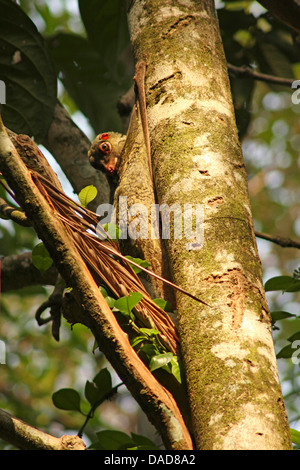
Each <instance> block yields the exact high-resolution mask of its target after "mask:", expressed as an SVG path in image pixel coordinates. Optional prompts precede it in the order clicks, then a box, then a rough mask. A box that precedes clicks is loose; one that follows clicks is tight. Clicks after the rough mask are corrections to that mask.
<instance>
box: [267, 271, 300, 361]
mask: <svg viewBox="0 0 300 470" xmlns="http://www.w3.org/2000/svg"><path fill="white" fill-rule="evenodd" d="M265 291H266V292H270V291H282V293H284V292H299V291H300V279H299V270H295V271H294V273H293V276H275V277H272V278H271V279H269V280H268V281H267V282H266V283H265ZM271 318H272V326H273V328H274V329H277V327H276V326H275V324H276V322H278V321H280V320H285V319H287V318H298V317H297V315H295V314H293V313H290V312H286V311H284V310H278V311H274V312H271ZM287 340H288V341H289V343H290V344H288V345H287V346H284V347H283V348H282V349H281V350H280V351H279V352H278V353H277V355H276V357H277V359H282V358H285V359H289V358H291V357H292V356H293V354H294V353H295V348H294V347H293V342H294V341H296V340H300V331H297V332H296V333H294V334H293V335H291V336H290V337H289V338H287Z"/></svg>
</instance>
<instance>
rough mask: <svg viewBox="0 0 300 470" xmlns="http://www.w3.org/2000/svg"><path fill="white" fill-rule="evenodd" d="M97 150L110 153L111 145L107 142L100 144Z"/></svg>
mask: <svg viewBox="0 0 300 470" xmlns="http://www.w3.org/2000/svg"><path fill="white" fill-rule="evenodd" d="M99 149H100V150H101V152H103V153H106V154H108V153H110V152H111V144H110V143H109V142H101V143H100V145H99Z"/></svg>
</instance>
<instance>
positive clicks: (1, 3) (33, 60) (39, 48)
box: [0, 0, 57, 142]
mask: <svg viewBox="0 0 300 470" xmlns="http://www.w3.org/2000/svg"><path fill="white" fill-rule="evenodd" d="M0 11H1V15H0V50H1V55H0V80H3V81H4V83H5V85H6V104H5V105H3V112H2V115H3V121H4V123H5V125H6V126H7V127H9V128H10V129H12V130H13V131H15V132H17V133H18V134H28V135H29V136H34V137H35V140H36V141H37V142H41V141H42V140H43V138H44V137H45V135H46V133H47V131H48V128H49V126H50V124H51V121H52V117H53V110H54V107H55V105H56V99H57V78H56V73H55V70H54V67H53V64H52V61H51V58H50V56H49V54H48V51H47V49H46V47H45V44H44V40H43V38H42V36H41V35H40V34H39V32H38V30H37V29H36V26H35V25H34V24H33V22H32V21H31V20H30V18H28V16H27V15H26V14H25V13H24V12H23V10H22V9H21V8H20V7H19V6H18V5H17V4H16V3H14V2H11V1H9V0H0Z"/></svg>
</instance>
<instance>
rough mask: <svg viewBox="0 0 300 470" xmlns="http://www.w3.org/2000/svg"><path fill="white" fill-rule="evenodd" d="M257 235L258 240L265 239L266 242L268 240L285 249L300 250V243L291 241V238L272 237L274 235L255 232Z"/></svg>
mask: <svg viewBox="0 0 300 470" xmlns="http://www.w3.org/2000/svg"><path fill="white" fill-rule="evenodd" d="M255 235H256V236H257V237H258V238H263V239H264V240H268V241H269V242H272V243H276V245H280V246H282V247H284V248H298V249H300V242H297V241H295V240H291V239H290V238H283V237H279V236H272V235H268V234H267V233H261V232H255Z"/></svg>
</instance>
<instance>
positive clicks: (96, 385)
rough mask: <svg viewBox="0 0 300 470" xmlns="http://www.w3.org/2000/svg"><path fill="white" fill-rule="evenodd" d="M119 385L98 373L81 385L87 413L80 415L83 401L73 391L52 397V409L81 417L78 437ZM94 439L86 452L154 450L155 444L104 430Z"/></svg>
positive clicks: (58, 391) (108, 376)
mask: <svg viewBox="0 0 300 470" xmlns="http://www.w3.org/2000/svg"><path fill="white" fill-rule="evenodd" d="M121 385H123V384H122V383H120V384H118V385H116V386H114V387H113V386H112V379H111V375H110V372H109V371H108V369H106V368H105V369H101V370H100V372H98V374H97V375H96V376H95V377H94V378H93V380H92V382H90V381H89V380H87V381H86V383H85V389H84V396H85V399H86V401H87V403H88V405H89V410H88V412H87V413H86V412H84V411H83V399H82V397H81V396H80V394H79V393H78V392H77V390H74V389H73V388H62V389H60V390H57V391H56V392H55V393H53V395H52V401H53V404H54V405H55V407H56V408H58V409H60V410H66V411H76V412H78V413H80V414H82V415H83V416H84V417H85V421H84V423H83V425H82V426H81V428H80V430H79V431H78V436H80V437H82V434H83V432H84V429H85V427H86V425H87V423H88V421H89V420H90V419H92V418H93V416H94V413H95V411H96V409H97V408H98V407H99V406H100V405H101V404H102V403H103V402H104V401H105V400H108V399H111V398H112V396H113V395H114V394H115V393H117V389H118V387H120V386H121ZM96 436H97V439H96V440H95V442H93V443H92V444H91V445H90V447H89V448H90V449H97V450H126V449H127V450H157V449H158V448H157V447H156V446H155V444H154V443H153V442H152V441H151V440H150V439H148V438H146V437H144V436H140V435H138V434H134V433H131V437H130V436H128V435H127V434H125V433H123V432H121V431H114V430H105V431H99V432H97V433H96Z"/></svg>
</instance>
